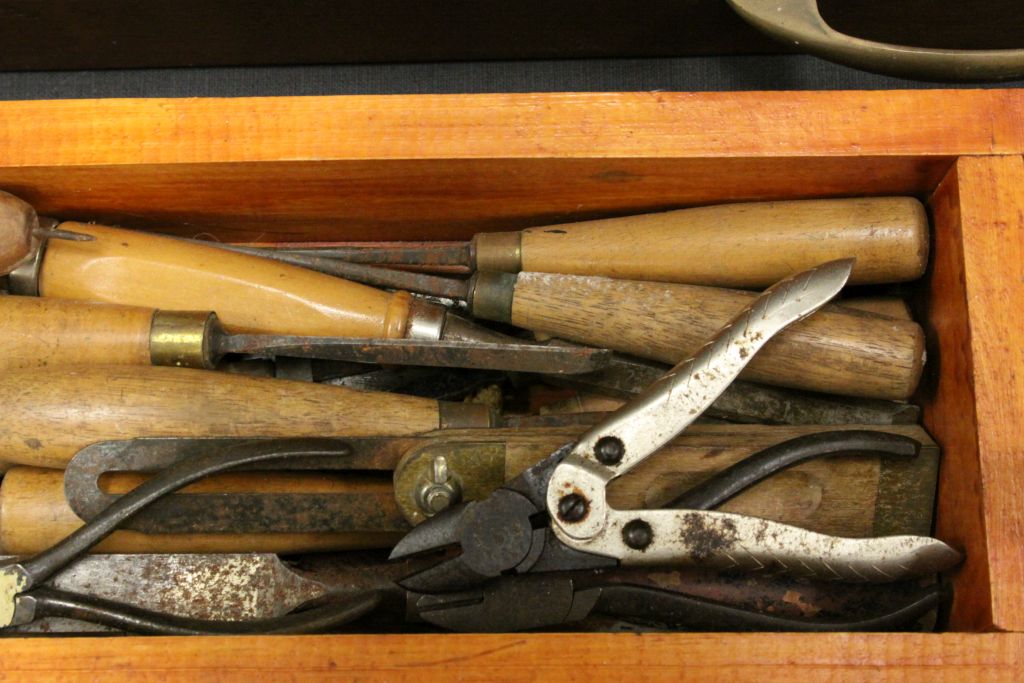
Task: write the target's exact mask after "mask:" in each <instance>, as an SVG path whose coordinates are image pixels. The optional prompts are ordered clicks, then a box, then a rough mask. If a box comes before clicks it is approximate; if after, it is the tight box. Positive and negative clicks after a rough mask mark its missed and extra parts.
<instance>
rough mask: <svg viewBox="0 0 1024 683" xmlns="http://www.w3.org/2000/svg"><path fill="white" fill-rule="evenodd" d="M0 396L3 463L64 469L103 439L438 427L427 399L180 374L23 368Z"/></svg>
mask: <svg viewBox="0 0 1024 683" xmlns="http://www.w3.org/2000/svg"><path fill="white" fill-rule="evenodd" d="M0 396H3V397H4V401H5V406H4V410H3V411H0V461H4V462H10V463H18V464H22V465H33V466H37V467H64V465H65V464H66V463H67V461H68V460H69V459H70V458H71V457H72V456H73V455H74V454H75V452H77V451H78V450H79V449H80V448H83V447H84V446H87V445H88V444H90V443H94V442H96V441H103V440H106V439H126V438H132V437H136V436H357V435H358V436H373V435H402V434H416V433H422V432H427V431H430V430H432V429H437V427H438V426H439V416H438V403H437V401H433V400H430V399H424V398H417V397H413V396H401V395H399V394H386V393H380V394H378V393H375V392H363V391H356V390H353V389H346V388H344V387H335V386H330V385H325V384H311V383H308V382H296V381H289V380H281V379H271V378H260V377H246V376H243V375H235V374H229V373H223V372H212V371H207V370H188V369H184V368H169V367H152V366H145V367H143V366H139V367H123V366H120V367H119V366H89V367H83V366H80V367H53V368H23V369H20V370H11V371H9V372H5V373H2V374H0Z"/></svg>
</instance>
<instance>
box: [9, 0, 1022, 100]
mask: <svg viewBox="0 0 1024 683" xmlns="http://www.w3.org/2000/svg"><path fill="white" fill-rule="evenodd" d="M1022 2H1024V0H984V2H981V1H977V2H975V1H968V2H964V1H963V0H959V2H954V1H953V0H819V4H820V7H821V11H822V14H823V16H824V17H825V18H826V20H828V21H829V23H830V24H831V25H832V26H833V27H834V28H836V29H837V30H840V31H843V32H846V33H849V34H852V35H857V36H859V37H863V38H869V39H874V40H881V41H886V42H898V43H902V44H908V45H927V46H934V47H951V48H983V47H987V48H1022V47H1024V11H1022V9H1024V7H1022ZM0 46H2V48H0V99H49V98H82V97H195V96H200V97H216V96H221V97H238V96H254V95H262V96H269V95H334V94H381V93H468V92H528V91H622V90H626V91H628V90H683V91H699V90H791V89H800V90H822V89H879V88H923V87H951V86H956V85H958V84H929V83H920V82H914V81H906V80H900V79H895V78H887V77H884V76H876V75H871V74H866V73H862V72H859V71H855V70H853V69H847V68H844V67H840V66H836V65H832V64H829V63H827V62H824V61H821V60H818V59H816V58H813V57H808V56H804V55H795V54H786V53H787V51H788V48H786V47H785V46H781V45H778V44H776V43H774V42H772V41H771V40H769V39H767V38H765V37H764V36H761V35H760V34H758V33H757V32H756V31H754V30H753V29H751V28H750V27H749V26H747V25H746V24H744V23H743V22H742V20H740V19H739V18H738V17H737V16H736V15H735V14H734V13H733V12H732V10H731V9H730V8H729V7H728V6H727V5H726V4H725V2H724V0H517V1H515V2H508V1H507V0H505V1H503V2H495V1H494V0H291V1H290V2H287V1H285V0H175V1H173V2H165V1H157V0H0ZM1022 85H1024V81H1019V82H1015V83H1010V84H1004V85H1003V87H1007V86H1010V87H1020V86H1022ZM971 87H976V86H971Z"/></svg>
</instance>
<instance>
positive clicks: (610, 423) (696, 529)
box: [391, 259, 960, 593]
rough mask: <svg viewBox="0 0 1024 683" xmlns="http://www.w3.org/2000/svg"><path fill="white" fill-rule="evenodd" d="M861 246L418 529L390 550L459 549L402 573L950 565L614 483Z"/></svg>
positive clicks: (914, 546)
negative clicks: (626, 490) (669, 502)
mask: <svg viewBox="0 0 1024 683" xmlns="http://www.w3.org/2000/svg"><path fill="white" fill-rule="evenodd" d="M852 267H853V259H846V260H839V261H832V262H829V263H826V264H823V265H821V266H818V267H816V268H813V269H811V270H808V271H806V272H803V273H800V274H798V275H795V276H793V277H790V278H787V279H786V280H783V281H781V282H780V283H778V284H776V285H775V286H773V287H771V288H769V289H768V290H766V291H765V292H764V293H763V294H762V295H761V296H759V297H758V298H757V299H755V300H754V301H753V302H752V303H751V304H750V305H749V306H748V307H747V308H746V309H744V310H743V311H742V312H741V313H740V314H739V315H738V316H737V317H736V318H734V319H733V320H732V321H731V322H730V323H729V324H728V325H727V326H726V327H724V328H723V329H722V330H721V331H719V333H718V334H717V335H716V336H715V337H714V338H713V339H712V340H711V341H709V342H708V343H707V344H706V345H705V346H704V347H703V348H702V349H701V350H700V351H698V352H697V354H696V355H695V356H693V357H692V358H690V359H688V360H685V361H683V362H681V363H679V364H678V365H676V366H675V367H674V368H673V369H672V370H671V371H669V372H668V373H667V374H666V375H664V376H663V377H662V378H661V379H659V380H657V381H655V382H654V383H653V384H652V385H651V386H650V387H649V388H648V389H647V390H646V391H645V392H643V393H642V394H641V395H639V396H638V397H637V398H635V399H634V400H633V401H631V402H630V403H628V404H627V405H625V406H623V407H622V408H620V409H619V410H618V411H616V412H615V413H613V414H612V415H610V416H609V417H608V418H607V419H605V420H603V421H602V422H600V423H599V424H597V425H595V426H594V427H592V428H591V429H590V430H588V431H587V432H586V433H584V434H583V436H582V437H580V439H579V440H578V441H576V442H574V443H570V444H567V445H565V446H563V447H562V448H560V449H558V450H557V451H555V452H554V453H552V454H551V455H550V456H549V457H548V458H547V459H545V460H543V461H541V462H540V463H538V464H537V465H535V466H533V467H531V468H530V469H528V470H526V471H525V472H523V473H522V474H521V475H519V476H518V477H516V478H515V479H513V480H511V481H510V482H508V483H506V484H505V485H504V486H503V487H501V488H499V489H497V490H496V491H495V492H493V493H492V494H491V495H490V496H488V497H487V498H485V499H483V500H480V501H476V502H471V503H468V504H466V505H464V506H460V507H456V508H451V509H450V510H448V511H446V512H444V513H442V514H439V515H437V516H435V517H433V518H431V519H430V520H428V521H427V522H425V523H423V524H422V525H420V526H418V527H416V528H415V529H413V530H412V531H411V532H409V533H408V534H407V535H406V536H405V537H404V538H403V539H402V540H401V541H400V542H399V543H398V545H397V546H396V547H395V549H394V551H393V553H392V555H391V557H392V558H402V557H407V556H412V555H416V554H419V553H424V552H430V551H435V550H438V549H442V548H446V547H450V546H456V547H458V548H459V549H460V550H461V552H460V553H459V554H458V555H457V556H455V557H452V558H448V559H445V560H443V561H441V562H440V563H438V564H435V565H433V566H431V567H428V568H427V569H424V570H422V571H419V572H415V573H413V574H411V575H410V576H407V577H405V578H404V579H402V580H401V581H400V583H401V585H402V586H403V587H405V588H407V589H409V590H412V591H417V592H429V593H437V592H443V591H460V590H466V589H469V588H473V587H477V586H481V585H484V584H486V583H487V582H489V581H492V580H494V579H497V578H498V577H508V576H515V575H525V574H535V573H543V572H553V571H580V570H596V569H609V568H614V567H618V566H636V565H646V566H652V565H653V566H658V565H660V566H665V565H669V566H697V567H700V568H704V569H713V570H719V571H722V570H727V571H748V572H762V573H784V574H788V575H791V576H795V577H801V578H809V579H818V580H835V581H849V582H888V581H897V580H902V579H905V578H910V577H913V576H920V575H923V574H932V573H936V572H940V571H943V570H946V569H949V568H951V567H953V566H954V565H956V564H957V563H958V562H959V561H960V553H958V552H957V551H955V550H953V549H952V548H950V547H949V546H947V545H946V544H945V543H943V542H941V541H939V540H936V539H932V538H926V537H919V536H890V537H883V538H858V539H850V538H840V537H836V536H829V535H825V534H819V533H815V532H811V531H808V530H806V529H801V528H799V527H795V526H790V525H786V524H781V523H778V522H773V521H769V520H764V519H757V518H753V517H748V516H744V515H736V514H730V513H724V512H716V511H711V510H706V509H699V506H694V508H693V509H682V510H679V509H662V510H617V509H614V508H612V507H610V506H609V505H608V502H607V498H606V486H607V485H608V483H609V482H610V481H612V480H613V479H615V478H617V477H620V476H622V475H624V474H626V473H627V472H629V471H630V470H631V469H633V468H634V467H635V466H637V465H638V464H639V463H640V462H642V461H643V460H644V459H645V458H647V457H648V456H649V455H651V454H652V453H654V452H655V451H657V450H658V449H659V448H661V447H662V446H663V445H665V444H666V443H668V442H669V441H670V440H671V439H673V438H675V437H676V436H677V435H678V434H679V433H680V432H681V431H683V430H684V429H685V428H686V427H687V426H688V425H690V424H691V423H692V422H693V421H694V420H696V419H697V418H698V417H699V416H700V415H701V414H702V413H703V412H704V410H706V409H707V408H708V406H709V405H711V403H712V402H713V401H714V400H715V399H716V398H717V397H718V396H719V395H720V394H721V393H722V391H724V390H725V388H726V387H728V386H729V384H730V383H731V382H732V381H733V380H735V379H736V377H737V376H738V375H739V373H740V371H741V370H742V369H743V368H744V367H745V366H746V365H747V363H749V362H750V360H751V359H752V358H753V356H754V354H755V353H756V352H757V351H758V350H760V349H761V348H762V347H763V346H764V345H765V344H767V343H768V341H769V340H770V339H771V337H772V336H773V335H774V334H776V333H777V332H779V331H780V330H782V329H784V328H785V327H786V326H788V325H790V324H792V323H794V322H796V321H798V320H801V319H803V318H805V317H806V316H808V315H810V314H811V313H813V312H814V311H816V310H817V309H818V308H820V307H821V306H823V305H824V304H825V303H826V302H828V301H829V300H830V299H832V298H833V297H834V296H835V295H836V294H837V293H838V292H839V291H840V290H841V289H842V287H843V285H844V284H845V283H846V281H847V279H848V277H849V274H850V271H851V269H852Z"/></svg>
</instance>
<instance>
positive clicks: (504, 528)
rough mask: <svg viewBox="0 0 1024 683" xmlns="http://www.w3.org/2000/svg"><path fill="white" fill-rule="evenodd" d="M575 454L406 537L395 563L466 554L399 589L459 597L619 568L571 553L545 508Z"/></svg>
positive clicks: (555, 458) (561, 453)
mask: <svg viewBox="0 0 1024 683" xmlns="http://www.w3.org/2000/svg"><path fill="white" fill-rule="evenodd" d="M571 448H572V444H569V445H567V446H564V447H562V448H560V449H559V450H558V451H556V452H555V453H553V454H552V455H551V456H549V457H548V458H547V459H545V460H544V461H542V462H540V463H538V464H536V465H534V466H533V467H531V468H529V469H528V470H526V471H525V472H523V473H522V474H520V475H519V476H518V477H516V478H515V479H513V480H512V481H510V482H508V483H507V484H506V485H505V486H503V487H502V488H500V489H498V490H497V491H495V492H494V493H492V494H491V495H490V496H488V497H487V498H485V499H484V500H481V501H475V502H471V503H467V504H464V505H460V506H457V507H454V508H451V509H449V510H446V511H445V512H442V513H441V514H439V515H436V516H435V517H432V518H431V519H430V520H428V521H427V522H425V523H423V524H420V525H419V526H417V527H415V528H414V529H413V530H412V531H410V532H409V533H408V534H406V535H405V536H404V537H403V538H402V540H401V541H400V542H399V543H398V545H396V546H395V548H394V550H393V551H392V552H391V556H390V559H392V560H395V559H400V558H405V557H409V556H411V555H417V554H420V553H426V552H433V551H440V550H443V549H445V548H450V547H453V546H455V547H458V548H459V549H460V550H461V553H460V554H459V555H456V556H455V557H450V558H447V559H445V560H443V561H441V562H440V563H438V564H435V565H433V566H431V567H428V568H426V569H423V570H421V571H418V572H416V573H415V574H412V575H410V576H407V577H405V578H404V579H402V580H400V581H399V582H398V583H399V585H401V586H402V587H403V588H405V589H407V590H411V591H417V592H423V593H427V592H444V591H458V590H463V589H466V588H469V587H472V586H477V585H480V584H482V583H484V582H486V581H488V580H489V579H494V578H497V577H499V576H503V575H511V574H524V573H527V572H536V571H554V570H559V569H570V570H572V569H598V568H609V567H614V566H616V565H617V564H618V563H617V562H616V561H615V560H612V559H610V558H607V557H600V556H594V555H591V554H589V553H584V552H579V551H576V550H573V549H572V548H569V547H568V546H566V545H565V544H564V543H562V542H561V541H559V540H558V539H557V538H555V536H554V535H553V533H552V528H551V520H550V516H549V514H548V511H547V509H546V508H545V502H544V501H545V497H546V491H547V488H548V481H549V479H550V475H551V472H552V471H553V470H554V468H555V467H556V466H557V465H558V463H559V462H561V460H562V458H564V457H565V455H566V454H567V453H569V452H570V450H571Z"/></svg>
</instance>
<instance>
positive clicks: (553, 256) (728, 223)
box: [478, 197, 929, 289]
mask: <svg viewBox="0 0 1024 683" xmlns="http://www.w3.org/2000/svg"><path fill="white" fill-rule="evenodd" d="M928 232H929V230H928V217H927V216H926V215H925V212H924V207H923V206H922V205H921V203H920V202H919V201H917V200H916V199H914V198H913V197H869V198H851V199H840V200H837V199H819V200H805V201H798V202H793V201H790V202H750V203H742V204H726V205H724V206H705V207H699V208H694V209H682V210H679V211H666V212H662V213H648V214H640V215H637V216H628V217H621V218H609V219H604V220H598V221H583V222H578V223H563V224H561V225H551V226H544V227H537V228H531V229H529V230H524V231H523V232H522V237H521V242H522V246H521V249H522V259H521V260H522V268H521V270H524V271H527V272H539V273H567V274H573V275H603V276H606V277H613V278H621V279H624V280H654V281H659V282H682V283H688V284H694V285H709V286H713V287H739V288H744V289H751V288H760V289H763V288H765V287H768V286H770V285H773V284H775V283H776V282H778V281H779V280H781V279H782V278H784V277H789V276H790V275H794V274H796V273H799V272H800V271H802V270H807V269H808V268H813V267H814V266H816V265H819V264H822V263H824V262H826V261H832V260H834V259H838V258H850V257H855V258H856V259H857V262H856V263H855V264H854V267H853V272H852V273H851V274H850V284H864V283H879V282H904V281H907V280H916V279H917V278H919V277H921V275H922V274H923V273H924V268H925V265H926V264H927V263H928V239H929V238H928ZM480 249H481V247H480V246H478V253H479V250H480Z"/></svg>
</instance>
